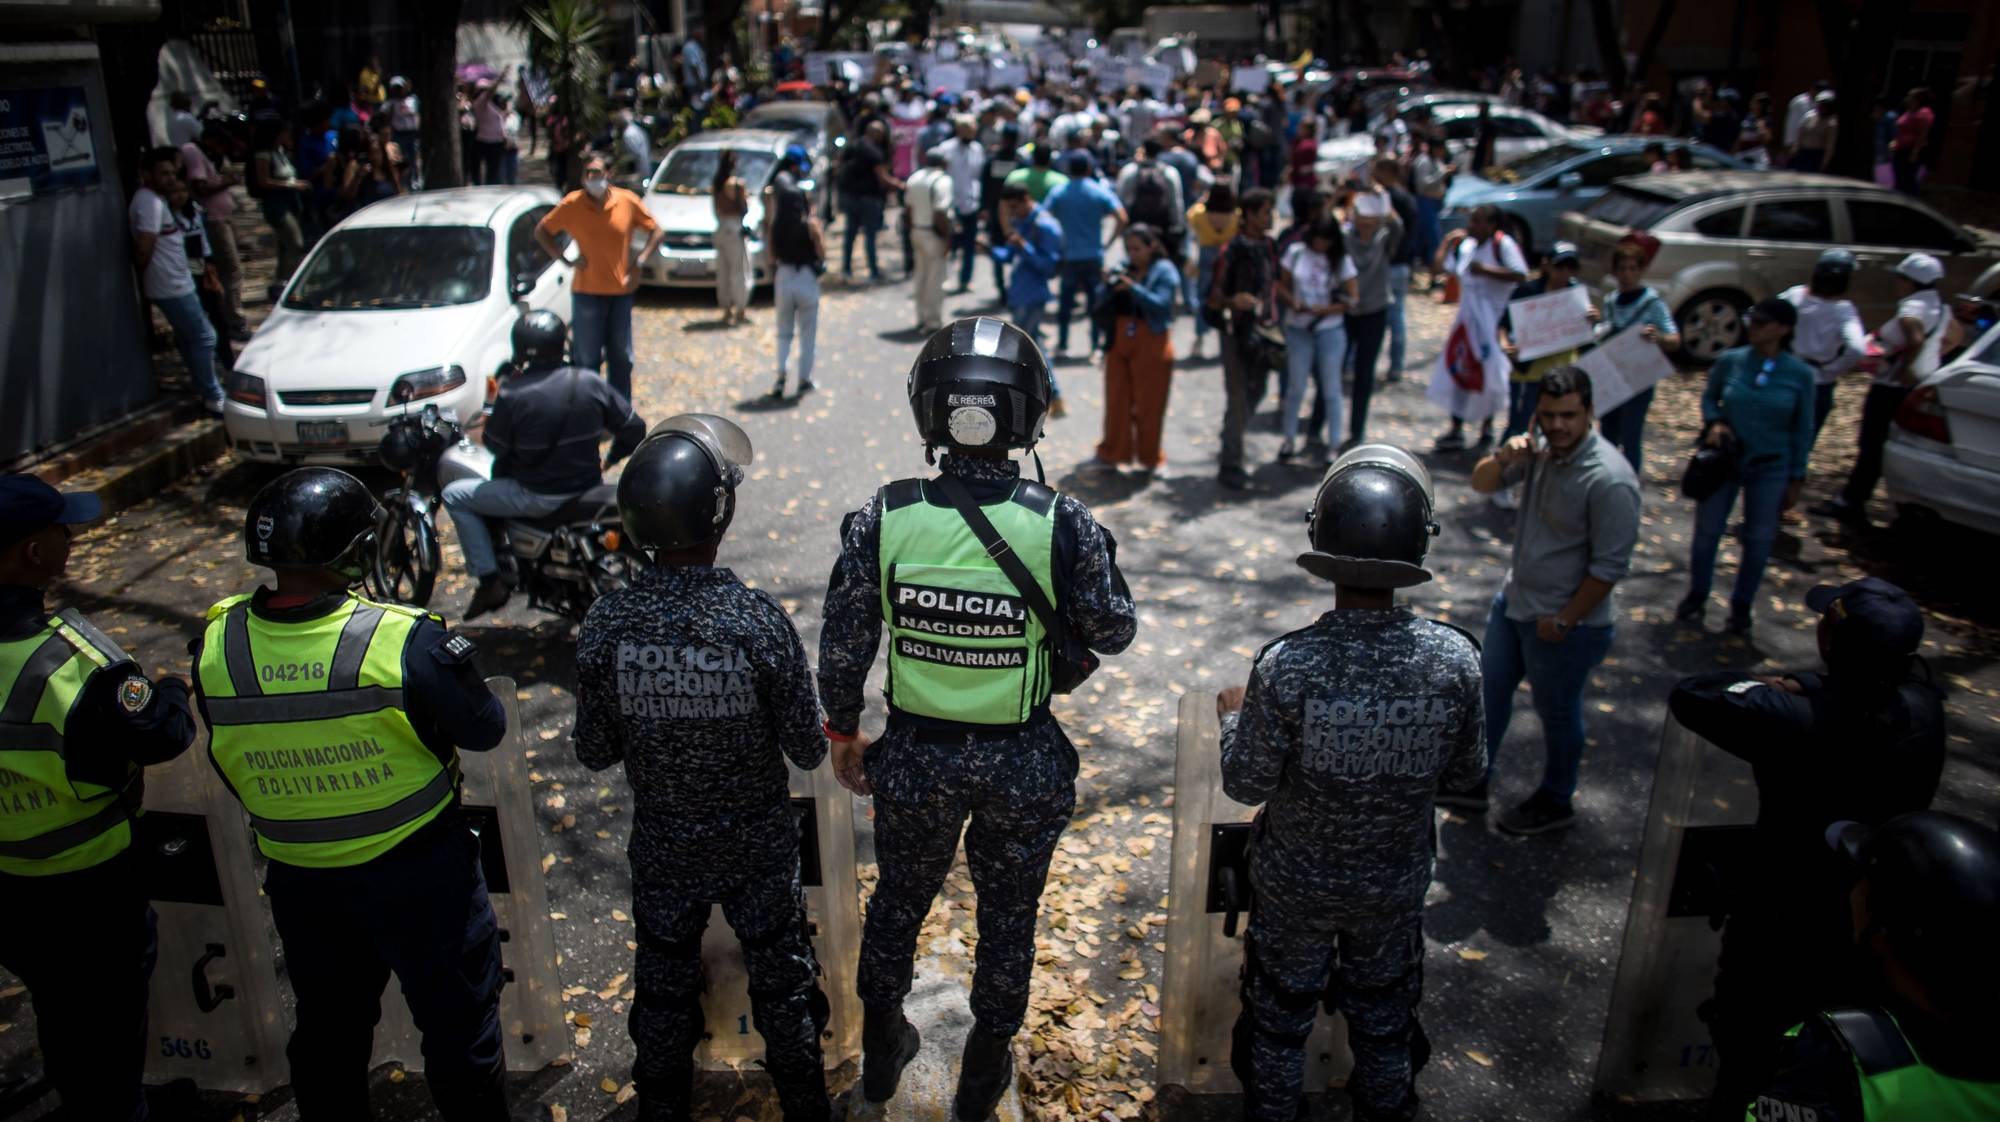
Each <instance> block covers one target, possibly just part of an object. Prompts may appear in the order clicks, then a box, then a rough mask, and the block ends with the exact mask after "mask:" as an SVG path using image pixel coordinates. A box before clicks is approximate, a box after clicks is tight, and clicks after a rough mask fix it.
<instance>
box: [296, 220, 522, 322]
mask: <svg viewBox="0 0 2000 1122" xmlns="http://www.w3.org/2000/svg"><path fill="white" fill-rule="evenodd" d="M492 283H493V231H491V230H488V229H486V228H484V227H481V226H367V227H361V228H359V229H352V230H336V231H334V233H333V235H332V236H330V237H328V238H327V239H326V240H325V241H323V242H321V243H320V244H319V247H318V248H317V249H315V250H314V251H313V255H312V260H310V261H308V262H306V265H305V268H304V269H302V270H300V272H299V278H298V280H297V281H296V282H294V283H293V285H292V290H291V291H290V292H289V293H287V294H286V296H285V307H287V308H295V309H298V310H300V311H312V312H331V311H366V310H371V309H393V308H438V307H445V306H447V305H451V304H473V303H477V302H478V301H480V300H483V299H485V298H486V292H487V290H488V289H489V288H490V287H492Z"/></svg>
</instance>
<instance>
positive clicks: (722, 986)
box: [696, 760, 861, 1070]
mask: <svg viewBox="0 0 2000 1122" xmlns="http://www.w3.org/2000/svg"><path fill="white" fill-rule="evenodd" d="M785 766H786V769H787V770H788V771H789V772H790V773H791V790H792V809H793V810H794V811H795V812H796V813H797V815H798V818H799V876H800V879H801V881H802V882H803V883H804V885H805V891H806V923H807V927H808V930H809V931H810V932H811V935H812V944H813V955H814V956H815V957H816V958H818V959H819V968H820V980H819V985H820V989H821V990H822V991H823V992H824V993H825V994H826V997H827V1001H828V1003H829V1004H830V1005H831V1009H830V1010H829V1016H828V1019H827V1023H826V1028H825V1029H824V1030H822V1031H821V1033H820V1046H821V1048H822V1049H823V1051H824V1053H825V1057H824V1058H825V1065H826V1066H827V1067H828V1068H836V1067H839V1066H840V1065H841V1064H842V1063H843V1062H845V1061H846V1060H848V1059H851V1058H853V1057H855V1056H858V1055H859V1054H860V1052H861V999H860V998H859V997H858V996H857V995H856V994H855V990H854V974H855V970H856V968H857V963H858V961H859V957H860V954H861V895H860V889H859V886H858V885H859V882H858V881H857V880H856V879H855V871H854V800H853V797H852V796H850V795H849V794H848V793H847V789H846V788H844V787H842V786H841V785H840V783H839V782H838V781H837V780H835V779H834V777H833V761H832V760H825V761H822V762H821V763H820V765H819V767H817V768H814V769H813V770H812V771H810V772H805V771H800V770H799V769H798V768H795V767H792V766H791V765H790V764H786V765H785ZM701 969H702V977H703V987H702V995H701V1008H702V1014H703V1017H704V1019H705V1020H706V1022H707V1025H706V1030H705V1032H704V1033H703V1037H702V1042H701V1046H700V1048H699V1049H698V1050H697V1052H696V1058H697V1062H698V1063H699V1064H700V1065H701V1066H702V1067H703V1068H705V1069H708V1070H727V1069H735V1068H745V1067H749V1066H750V1065H751V1064H753V1063H755V1062H756V1061H757V1060H758V1059H760V1058H761V1057H762V1056H763V1055H764V1040H763V1038H762V1037H761V1036H759V1035H758V1034H757V1028H756V1026H755V1025H753V1024H752V1023H751V1021H750V979H749V976H748V975H747V974H745V973H744V970H743V948H742V947H741V946H740V945H739V944H738V943H737V941H736V933H735V932H734V931H732V930H730V928H729V923H728V921H727V920H725V919H723V917H722V909H721V907H719V906H718V907H716V908H715V909H713V910H712V911H711V912H710V914H709V918H708V930H707V932H706V933H704V934H703V936H702V940H701Z"/></svg>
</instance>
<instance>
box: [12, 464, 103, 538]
mask: <svg viewBox="0 0 2000 1122" xmlns="http://www.w3.org/2000/svg"><path fill="white" fill-rule="evenodd" d="M102 513H104V507H103V504H101V503H99V502H98V501H97V496H96V495H94V494H92V493H91V492H89V491H67V492H66V491H58V490H56V489H55V488H54V487H51V486H49V485H48V484H46V483H44V482H42V481H41V480H40V479H38V478H36V477H35V476H32V475H25V474H22V473H19V472H15V473H10V474H7V475H0V549H5V548H7V547H8V546H10V545H13V544H14V543H16V542H19V541H25V540H27V539H28V538H29V537H32V536H33V535H35V534H38V533H41V532H42V531H43V530H46V529H48V528H49V527H50V526H79V525H82V524H83V523H85V522H95V521H96V520H97V516H98V515H100V514H102Z"/></svg>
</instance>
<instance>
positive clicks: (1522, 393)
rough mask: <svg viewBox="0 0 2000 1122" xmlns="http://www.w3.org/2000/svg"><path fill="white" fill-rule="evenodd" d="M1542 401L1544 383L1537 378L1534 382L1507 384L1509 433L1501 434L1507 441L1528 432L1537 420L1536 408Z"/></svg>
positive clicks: (1501, 437)
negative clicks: (1532, 423)
mask: <svg viewBox="0 0 2000 1122" xmlns="http://www.w3.org/2000/svg"><path fill="white" fill-rule="evenodd" d="M1541 400H1542V382H1541V379H1539V378H1537V379H1536V380H1534V381H1532V382H1508V383H1507V431H1506V432H1503V433H1501V434H1500V439H1501V440H1502V441H1505V440H1506V439H1507V438H1508V437H1511V436H1520V435H1521V434H1522V433H1524V432H1527V431H1528V428H1529V425H1530V423H1531V422H1533V421H1534V419H1535V406H1536V405H1539V404H1540V403H1541Z"/></svg>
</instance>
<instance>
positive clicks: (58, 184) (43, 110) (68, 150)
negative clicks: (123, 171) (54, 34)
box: [0, 86, 97, 199]
mask: <svg viewBox="0 0 2000 1122" xmlns="http://www.w3.org/2000/svg"><path fill="white" fill-rule="evenodd" d="M96 183H97V145H96V143H95V142H94V140H93V139H92V137H91V135H90V106H89V103H88V101H86V99H85V97H84V92H83V87H82V86H57V87H53V88H50V89H40V90H18V89H16V90H8V89H0V199H17V198H25V197H28V196H30V195H46V194H48V193H50V192H52V191H63V190H68V189H70V188H74V187H91V186H94V185H96Z"/></svg>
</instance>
